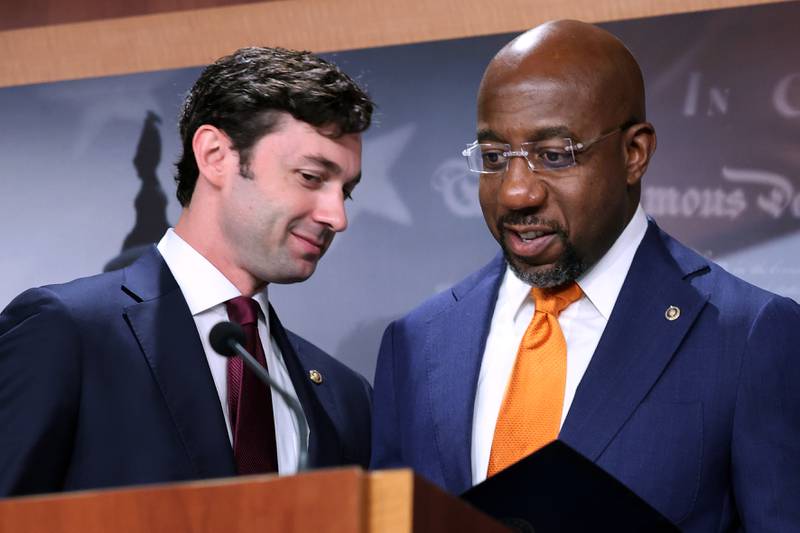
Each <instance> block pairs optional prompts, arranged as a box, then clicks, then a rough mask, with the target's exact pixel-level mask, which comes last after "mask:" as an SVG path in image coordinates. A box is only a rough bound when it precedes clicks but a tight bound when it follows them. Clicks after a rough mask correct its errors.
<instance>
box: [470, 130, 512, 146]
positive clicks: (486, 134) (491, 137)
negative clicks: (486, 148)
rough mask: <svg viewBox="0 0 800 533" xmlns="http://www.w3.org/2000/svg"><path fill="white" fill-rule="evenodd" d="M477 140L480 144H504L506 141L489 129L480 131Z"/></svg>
mask: <svg viewBox="0 0 800 533" xmlns="http://www.w3.org/2000/svg"><path fill="white" fill-rule="evenodd" d="M476 139H478V142H479V143H482V142H486V141H494V142H498V143H504V142H505V141H504V140H503V139H501V138H500V136H499V135H498V134H497V133H495V132H494V131H493V130H491V129H489V128H482V129H479V130H478V133H477V135H476Z"/></svg>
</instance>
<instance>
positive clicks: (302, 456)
mask: <svg viewBox="0 0 800 533" xmlns="http://www.w3.org/2000/svg"><path fill="white" fill-rule="evenodd" d="M208 340H209V342H210V343H211V347H212V348H213V349H214V351H215V352H217V353H218V354H220V355H224V356H225V357H235V356H236V355H239V357H241V358H242V361H244V364H245V365H247V367H248V368H249V369H250V370H252V371H253V372H254V373H255V374H256V376H258V379H260V380H261V381H262V382H264V383H265V384H266V385H267V386H268V387H269V388H270V389H271V390H274V391H275V392H277V393H278V395H280V397H281V398H283V401H284V402H286V405H287V406H289V409H290V410H291V411H292V413H293V414H294V417H295V419H296V420H297V427H298V428H299V430H300V451H299V454H298V456H297V472H302V471H304V470H307V469H308V442H307V441H306V439H307V436H308V434H309V433H308V424H307V423H306V418H305V416H304V415H303V408H302V407H301V406H300V402H298V401H297V400H296V399H295V398H294V397H292V396H291V395H290V394H289V393H288V392H287V391H286V389H284V388H283V387H281V386H280V385H279V384H278V383H277V382H276V381H275V380H274V379H273V378H272V376H270V375H269V372H267V369H266V368H264V367H263V366H261V365H260V364H258V361H256V358H255V357H253V356H252V355H251V354H250V352H248V351H247V350H246V349H245V348H244V346H242V344H243V343H244V342H245V335H244V330H243V329H242V326H240V325H239V324H235V323H233V322H227V321H223V322H219V323H218V324H216V325H215V326H214V327H213V328H211V333H209V335H208Z"/></svg>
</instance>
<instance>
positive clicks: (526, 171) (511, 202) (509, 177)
mask: <svg viewBox="0 0 800 533" xmlns="http://www.w3.org/2000/svg"><path fill="white" fill-rule="evenodd" d="M546 199H547V185H546V184H545V182H544V181H543V180H542V177H541V176H540V175H539V173H538V172H534V171H532V170H531V168H530V167H529V166H528V161H527V160H526V159H525V158H524V157H513V158H511V160H510V161H509V162H508V169H506V172H505V175H504V176H503V178H502V180H501V182H500V191H499V193H498V201H499V202H500V203H501V204H502V205H503V206H504V207H506V208H508V209H512V210H514V209H525V208H531V207H540V206H541V205H542V204H544V202H545V200H546Z"/></svg>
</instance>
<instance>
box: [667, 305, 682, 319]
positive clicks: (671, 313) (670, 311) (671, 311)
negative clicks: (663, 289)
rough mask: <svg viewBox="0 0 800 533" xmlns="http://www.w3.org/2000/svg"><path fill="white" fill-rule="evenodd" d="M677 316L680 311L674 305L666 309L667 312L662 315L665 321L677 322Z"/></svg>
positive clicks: (679, 314)
mask: <svg viewBox="0 0 800 533" xmlns="http://www.w3.org/2000/svg"><path fill="white" fill-rule="evenodd" d="M679 316H681V310H680V308H679V307H675V306H674V305H670V306H669V307H667V311H666V312H665V313H664V317H665V318H666V319H667V320H677V319H678V317H679Z"/></svg>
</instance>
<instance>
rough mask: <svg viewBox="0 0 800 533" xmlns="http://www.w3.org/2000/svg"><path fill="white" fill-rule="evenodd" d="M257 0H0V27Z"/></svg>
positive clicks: (106, 17)
mask: <svg viewBox="0 0 800 533" xmlns="http://www.w3.org/2000/svg"><path fill="white" fill-rule="evenodd" d="M259 1H261V0H128V1H125V2H122V1H109V0H69V1H64V0H25V1H23V2H14V1H11V0H7V1H0V31H3V30H11V29H17V28H30V27H35V26H46V25H49V24H67V23H70V22H85V21H88V20H101V19H108V18H118V17H132V16H135V15H151V14H154V13H166V12H169V11H185V10H189V9H199V8H204V7H220V6H230V5H236V4H248V3H254V2H259Z"/></svg>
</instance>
